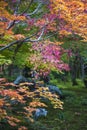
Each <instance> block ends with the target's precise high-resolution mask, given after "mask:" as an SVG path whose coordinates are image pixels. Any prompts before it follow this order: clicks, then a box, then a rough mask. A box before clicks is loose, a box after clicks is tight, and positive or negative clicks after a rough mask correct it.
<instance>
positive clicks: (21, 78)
mask: <svg viewBox="0 0 87 130" xmlns="http://www.w3.org/2000/svg"><path fill="white" fill-rule="evenodd" d="M23 82H27V79H26V78H25V77H24V76H22V75H20V76H18V77H17V78H16V80H15V81H14V82H13V83H14V84H16V85H19V84H20V83H23Z"/></svg>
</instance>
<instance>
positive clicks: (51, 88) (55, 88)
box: [48, 85, 63, 97]
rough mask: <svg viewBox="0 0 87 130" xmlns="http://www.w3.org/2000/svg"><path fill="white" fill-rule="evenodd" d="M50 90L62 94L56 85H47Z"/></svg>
mask: <svg viewBox="0 0 87 130" xmlns="http://www.w3.org/2000/svg"><path fill="white" fill-rule="evenodd" d="M48 88H49V90H50V92H52V93H56V94H58V95H59V96H60V97H62V96H63V94H62V92H61V90H60V89H59V88H58V87H57V86H53V85H50V86H49V87H48Z"/></svg>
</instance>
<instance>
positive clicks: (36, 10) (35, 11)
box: [26, 3, 42, 16]
mask: <svg viewBox="0 0 87 130" xmlns="http://www.w3.org/2000/svg"><path fill="white" fill-rule="evenodd" d="M41 5H42V3H39V5H38V6H37V8H36V9H35V10H34V11H33V12H32V13H29V14H27V15H26V16H31V15H34V14H35V13H37V12H38V10H39V8H40V7H41Z"/></svg>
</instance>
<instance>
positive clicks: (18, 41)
mask: <svg viewBox="0 0 87 130" xmlns="http://www.w3.org/2000/svg"><path fill="white" fill-rule="evenodd" d="M45 26H46V25H45ZM45 26H44V27H43V28H42V32H41V34H40V36H39V37H38V38H37V39H35V40H32V39H31V38H32V37H33V36H35V35H37V33H38V32H36V33H35V34H33V35H31V36H30V37H26V38H25V39H21V40H16V41H14V42H11V43H9V44H8V45H6V46H4V47H2V48H0V51H3V50H5V49H7V48H10V47H11V46H13V45H15V44H18V43H21V44H22V43H24V42H37V41H39V40H41V38H42V36H43V34H44V30H45Z"/></svg>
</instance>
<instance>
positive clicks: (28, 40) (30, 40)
mask: <svg viewBox="0 0 87 130" xmlns="http://www.w3.org/2000/svg"><path fill="white" fill-rule="evenodd" d="M44 30H45V28H43V29H42V32H41V34H40V36H39V37H38V38H37V39H34V40H33V39H27V40H26V42H38V41H40V40H41V38H42V36H43V34H44Z"/></svg>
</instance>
